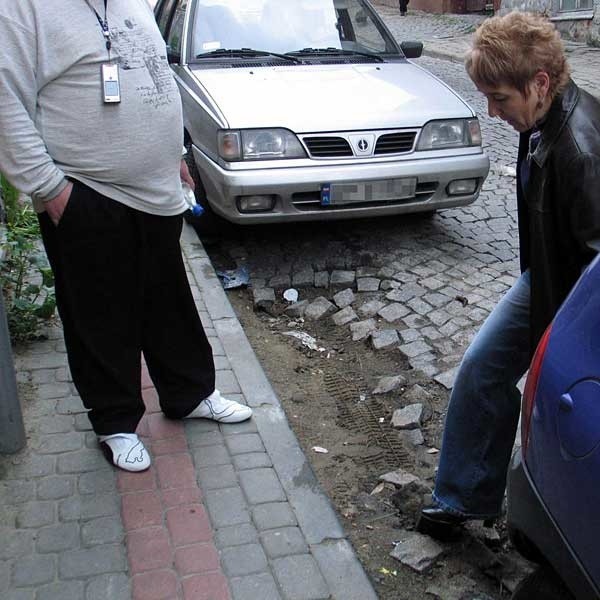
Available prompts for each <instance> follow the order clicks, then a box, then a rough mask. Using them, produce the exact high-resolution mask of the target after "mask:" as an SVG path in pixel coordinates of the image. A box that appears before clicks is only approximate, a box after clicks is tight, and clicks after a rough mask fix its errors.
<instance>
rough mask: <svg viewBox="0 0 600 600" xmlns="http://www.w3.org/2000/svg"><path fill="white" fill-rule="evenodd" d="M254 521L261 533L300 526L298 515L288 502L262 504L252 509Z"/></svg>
mask: <svg viewBox="0 0 600 600" xmlns="http://www.w3.org/2000/svg"><path fill="white" fill-rule="evenodd" d="M252 519H253V520H254V523H256V527H257V528H258V530H259V531H265V530H267V529H277V528H280V527H294V526H296V525H297V524H298V521H297V520H296V515H295V514H294V511H293V510H292V508H291V507H290V505H289V504H288V503H287V502H272V503H269V504H261V505H259V506H255V507H254V508H253V509H252Z"/></svg>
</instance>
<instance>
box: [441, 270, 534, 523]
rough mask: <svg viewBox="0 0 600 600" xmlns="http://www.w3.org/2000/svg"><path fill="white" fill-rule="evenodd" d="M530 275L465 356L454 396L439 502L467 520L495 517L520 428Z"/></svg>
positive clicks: (511, 292)
mask: <svg viewBox="0 0 600 600" xmlns="http://www.w3.org/2000/svg"><path fill="white" fill-rule="evenodd" d="M529 281H530V280H529V271H526V272H525V273H523V274H522V275H521V277H519V279H518V280H517V282H516V283H515V284H514V286H513V287H512V288H511V289H510V290H509V291H508V292H507V293H506V295H505V296H504V297H503V298H502V300H501V301H500V302H499V303H498V305H497V306H496V307H495V308H494V310H493V311H492V313H491V314H490V316H489V317H488V318H487V319H486V321H485V323H484V324H483V326H482V327H481V329H480V330H479V332H478V333H477V335H476V336H475V339H474V340H473V342H472V343H471V345H470V346H469V348H468V350H467V352H466V353H465V355H464V357H463V360H462V362H461V364H460V368H459V370H458V373H457V376H456V381H455V383H454V388H453V389H452V394H451V395H450V404H449V406H448V415H447V417H446V426H445V429H444V439H443V442H442V452H441V457H440V464H439V468H438V473H437V476H436V482H435V491H434V493H433V498H434V500H435V501H436V502H437V503H438V505H439V506H440V507H442V508H444V509H445V510H447V511H449V512H452V513H455V514H459V515H462V516H465V517H469V518H477V519H487V518H491V517H496V516H497V515H498V514H499V513H500V510H501V506H502V499H503V497H504V488H505V486H506V473H507V470H508V463H509V462H510V457H511V452H512V448H513V444H514V439H515V433H516V430H517V425H518V422H519V411H520V406H521V394H520V392H519V390H518V389H517V383H518V382H519V380H520V379H521V377H522V376H523V374H524V373H525V371H526V370H527V368H528V367H529V360H530V348H529V344H530V340H529V298H530V283H529Z"/></svg>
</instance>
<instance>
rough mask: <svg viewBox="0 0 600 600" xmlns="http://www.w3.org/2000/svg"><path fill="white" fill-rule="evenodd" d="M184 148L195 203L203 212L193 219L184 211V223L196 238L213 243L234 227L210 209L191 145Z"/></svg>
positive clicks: (190, 214) (189, 213)
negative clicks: (192, 181) (193, 187)
mask: <svg viewBox="0 0 600 600" xmlns="http://www.w3.org/2000/svg"><path fill="white" fill-rule="evenodd" d="M186 148H187V150H188V152H187V154H186V155H185V162H186V164H187V166H188V170H189V172H190V175H191V176H192V179H193V180H194V184H195V189H194V195H195V196H196V202H197V203H198V204H200V205H201V206H202V208H203V209H204V212H203V213H202V214H201V215H200V216H198V217H195V216H194V215H192V213H191V212H190V211H189V210H186V211H185V213H184V218H185V220H186V222H187V223H189V224H190V225H191V226H192V227H193V228H194V230H195V231H196V233H197V234H198V237H199V238H200V239H201V240H202V241H203V242H208V243H210V242H215V241H217V240H218V238H220V237H221V236H222V234H224V233H225V232H231V231H233V229H234V225H233V223H230V222H229V221H226V220H225V219H223V218H222V217H220V216H219V215H217V214H216V213H215V212H214V211H213V209H212V208H211V206H210V204H209V202H208V200H207V198H206V189H205V188H204V184H203V183H202V180H201V179H200V174H199V173H198V168H197V167H196V162H195V161H194V155H193V153H192V150H191V145H187V146H186Z"/></svg>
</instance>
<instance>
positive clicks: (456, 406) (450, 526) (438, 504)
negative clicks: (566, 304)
mask: <svg viewBox="0 0 600 600" xmlns="http://www.w3.org/2000/svg"><path fill="white" fill-rule="evenodd" d="M466 69H467V72H468V74H469V76H470V77H471V79H472V80H473V82H474V83H475V85H476V86H477V88H478V89H479V91H480V92H481V93H483V94H484V95H485V97H486V98H487V101H488V110H489V114H490V116H492V117H499V118H501V119H502V120H504V121H506V122H507V123H508V124H509V125H511V126H512V127H513V128H514V129H516V130H517V131H518V132H519V134H520V139H519V153H518V159H517V205H518V219H519V242H520V259H521V273H522V274H521V276H520V278H519V279H518V280H517V282H516V283H515V285H514V286H513V287H512V288H511V289H510V290H509V291H508V293H507V294H506V295H505V296H504V298H503V299H502V300H501V301H500V303H499V304H498V305H497V306H496V307H495V308H494V310H493V311H492V313H491V314H490V316H489V317H488V319H487V320H486V322H485V323H484V325H483V327H482V328H481V330H480V331H479V332H478V334H477V336H476V337H475V339H474V340H473V342H472V344H471V346H470V347H469V349H468V350H467V352H466V354H465V356H464V358H463V361H462V363H461V366H460V369H459V371H458V374H457V377H456V381H455V384H454V388H453V390H452V394H451V397H450V404H449V407H448V415H447V418H446V427H445V431H444V440H443V444H442V453H441V458H440V465H439V469H438V473H437V477H436V485H435V490H434V494H433V499H434V502H435V503H434V505H433V506H431V507H428V508H424V509H423V510H422V512H421V517H420V520H419V523H418V529H419V530H420V531H422V532H423V533H428V534H430V535H433V536H434V537H438V538H444V537H448V536H450V535H452V534H454V533H456V531H457V529H456V526H457V525H459V524H460V523H462V522H464V521H466V520H468V519H493V518H495V517H497V516H498V515H499V514H500V510H501V505H502V499H503V496H504V488H505V484H506V473H507V469H508V463H509V460H510V455H511V451H512V447H513V443H514V438H515V433H516V428H517V423H518V420H519V407H520V393H519V391H518V389H517V382H518V381H519V380H520V379H521V377H522V376H523V374H524V373H525V371H526V370H527V368H528V366H529V362H530V360H531V356H532V351H533V350H534V349H535V347H536V345H537V343H538V341H539V339H540V337H541V336H542V334H543V332H544V330H545V328H546V327H547V326H548V324H549V323H550V321H551V320H552V318H553V317H554V314H555V313H556V311H557V310H558V308H559V306H560V304H561V303H562V301H563V300H564V299H565V297H566V296H567V294H568V292H569V290H570V289H571V287H572V286H573V284H574V283H575V282H576V280H577V278H578V277H579V275H580V273H581V271H582V269H583V268H584V267H585V266H586V265H587V264H588V263H589V262H590V260H591V259H592V257H593V256H594V251H593V250H591V248H590V247H589V246H588V242H590V241H592V240H593V239H598V238H600V191H599V190H600V103H599V102H598V101H597V100H596V99H594V98H593V97H592V96H590V95H589V94H588V93H586V92H585V91H583V90H580V89H579V88H578V87H577V86H576V85H575V83H573V81H571V79H570V78H569V68H568V65H567V62H566V58H565V55H564V49H563V45H562V41H561V39H560V36H559V34H558V33H557V32H556V30H555V29H554V27H553V25H551V24H550V23H549V22H548V21H547V20H546V19H545V18H543V17H540V16H534V15H530V14H525V13H518V12H513V13H510V14H508V15H506V16H504V17H494V18H492V19H489V20H487V21H485V22H484V23H483V25H481V27H480V28H479V29H478V30H477V32H476V33H475V38H474V45H473V48H472V50H471V51H470V53H469V54H468V56H467V59H466Z"/></svg>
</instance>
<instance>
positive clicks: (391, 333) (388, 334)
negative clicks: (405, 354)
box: [371, 329, 400, 350]
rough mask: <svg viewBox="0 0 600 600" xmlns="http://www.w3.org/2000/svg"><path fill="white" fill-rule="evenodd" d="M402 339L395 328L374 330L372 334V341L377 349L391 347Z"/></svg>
mask: <svg viewBox="0 0 600 600" xmlns="http://www.w3.org/2000/svg"><path fill="white" fill-rule="evenodd" d="M399 341H400V338H399V337H398V332H397V331H396V330H395V329H382V330H379V331H374V332H373V333H372V334H371V343H372V344H373V348H375V350H382V349H383V348H389V347H390V346H395V345H397V344H398V342H399Z"/></svg>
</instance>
